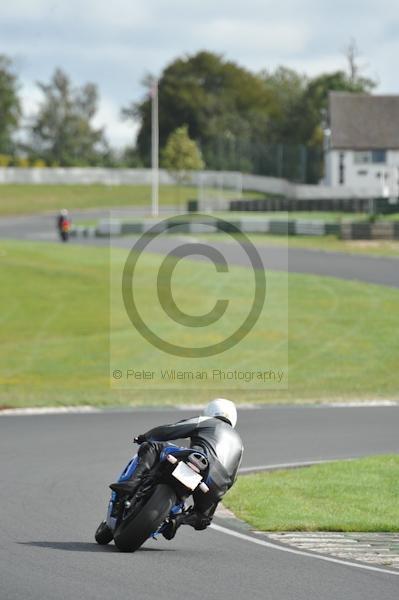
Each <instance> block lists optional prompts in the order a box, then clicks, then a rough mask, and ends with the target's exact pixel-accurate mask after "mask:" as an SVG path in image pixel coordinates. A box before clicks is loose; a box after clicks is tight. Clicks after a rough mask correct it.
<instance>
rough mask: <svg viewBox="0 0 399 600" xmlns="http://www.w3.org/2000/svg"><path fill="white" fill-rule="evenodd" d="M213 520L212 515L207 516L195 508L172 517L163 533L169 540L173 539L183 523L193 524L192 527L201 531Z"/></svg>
mask: <svg viewBox="0 0 399 600" xmlns="http://www.w3.org/2000/svg"><path fill="white" fill-rule="evenodd" d="M211 521H212V517H209V516H206V515H204V514H202V513H200V512H197V511H196V510H195V509H193V510H190V511H189V512H185V513H182V514H180V515H176V516H175V517H172V518H171V519H170V520H169V522H168V524H167V525H166V527H165V528H164V530H163V531H162V535H163V536H164V538H166V539H167V540H172V539H173V538H174V537H175V535H176V532H177V530H178V529H179V527H180V526H181V525H191V527H194V529H196V530H197V531H201V530H203V529H206V528H207V527H208V525H210V524H211Z"/></svg>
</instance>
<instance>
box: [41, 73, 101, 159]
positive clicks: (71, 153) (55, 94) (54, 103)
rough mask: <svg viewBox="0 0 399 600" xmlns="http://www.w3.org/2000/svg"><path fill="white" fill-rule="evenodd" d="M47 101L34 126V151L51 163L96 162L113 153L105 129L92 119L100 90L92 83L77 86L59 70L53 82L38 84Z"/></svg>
mask: <svg viewBox="0 0 399 600" xmlns="http://www.w3.org/2000/svg"><path fill="white" fill-rule="evenodd" d="M38 86H39V88H40V90H41V91H42V92H43V96H44V97H43V101H42V102H41V104H40V107H39V111H38V114H37V115H36V116H35V118H34V121H33V123H32V126H31V138H32V151H33V154H34V155H36V156H38V157H40V158H43V159H44V160H45V161H46V162H47V163H48V164H51V163H52V162H57V163H59V164H60V165H61V166H76V165H82V166H86V165H95V164H98V163H101V160H102V157H103V156H104V155H107V153H108V152H109V148H108V145H107V143H106V141H105V138H104V133H103V130H102V129H96V128H95V127H94V126H93V124H92V120H93V117H94V116H95V114H96V111H97V104H98V91H97V87H96V86H95V85H94V84H92V83H86V84H85V85H83V86H82V87H81V88H74V87H73V86H72V83H71V81H70V79H69V77H68V76H67V75H66V74H65V73H64V72H63V71H62V70H61V69H56V70H55V72H54V75H53V77H52V79H51V81H50V83H48V84H45V83H38Z"/></svg>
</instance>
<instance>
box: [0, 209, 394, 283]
mask: <svg viewBox="0 0 399 600" xmlns="http://www.w3.org/2000/svg"><path fill="white" fill-rule="evenodd" d="M145 211H146V209H143V208H137V209H135V210H131V209H130V210H120V211H119V213H118V212H116V211H113V213H114V212H116V214H120V216H126V215H130V216H134V215H135V216H139V215H142V214H145ZM166 215H167V209H166V211H165V216H166ZM107 216H109V211H104V210H91V211H81V212H79V211H76V212H74V213H73V215H72V220H73V221H74V220H77V219H81V218H93V219H98V218H101V217H107ZM0 238H10V239H13V238H14V239H26V240H36V241H39V240H42V241H56V240H58V238H57V235H56V232H55V217H54V216H49V215H47V216H43V215H40V216H25V217H4V218H2V219H0ZM135 239H137V238H134V237H123V238H114V239H113V240H112V243H113V244H114V245H115V246H121V247H131V246H132V245H133V244H134V241H135ZM179 239H180V242H179ZM182 240H184V242H187V237H186V236H185V237H182V238H177V239H176V236H171V237H168V236H161V237H159V238H157V240H155V241H154V242H152V243H151V246H150V249H151V251H152V252H160V253H162V254H164V253H166V252H169V251H170V250H171V249H172V248H173V247H174V246H176V244H177V243H180V244H181V243H183V242H182ZM71 243H74V244H76V243H78V244H96V245H106V246H107V245H108V244H109V240H108V239H101V238H89V239H84V238H81V239H77V240H73V241H72V242H71ZM212 245H213V246H214V247H215V248H218V249H219V250H220V251H221V252H222V253H223V255H224V256H225V257H226V259H227V260H228V262H229V263H231V264H238V265H244V266H246V265H247V261H246V260H245V254H244V252H243V250H242V249H241V248H240V247H239V246H238V244H236V243H234V242H233V243H231V244H230V243H224V242H216V241H215V240H212ZM257 249H258V252H259V254H260V256H261V258H262V261H263V264H264V265H265V268H266V269H272V270H277V271H287V270H288V271H289V272H292V273H309V274H314V275H327V276H331V277H338V278H340V279H349V280H359V281H364V282H367V283H374V284H379V285H387V286H391V287H399V261H398V259H397V258H387V257H373V256H364V255H355V254H344V253H340V252H325V251H322V250H307V249H302V248H291V249H288V250H287V249H286V248H284V247H283V246H280V247H279V246H267V245H265V244H263V243H262V244H259V245H258V246H257ZM193 258H195V257H193Z"/></svg>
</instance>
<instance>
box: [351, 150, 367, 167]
mask: <svg viewBox="0 0 399 600" xmlns="http://www.w3.org/2000/svg"><path fill="white" fill-rule="evenodd" d="M353 158H354V162H355V165H368V164H369V163H371V152H368V151H366V152H364V151H358V152H354V153H353Z"/></svg>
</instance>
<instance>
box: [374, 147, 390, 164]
mask: <svg viewBox="0 0 399 600" xmlns="http://www.w3.org/2000/svg"><path fill="white" fill-rule="evenodd" d="M386 161H387V151H386V150H372V151H371V162H372V163H377V164H381V163H385V162H386Z"/></svg>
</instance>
